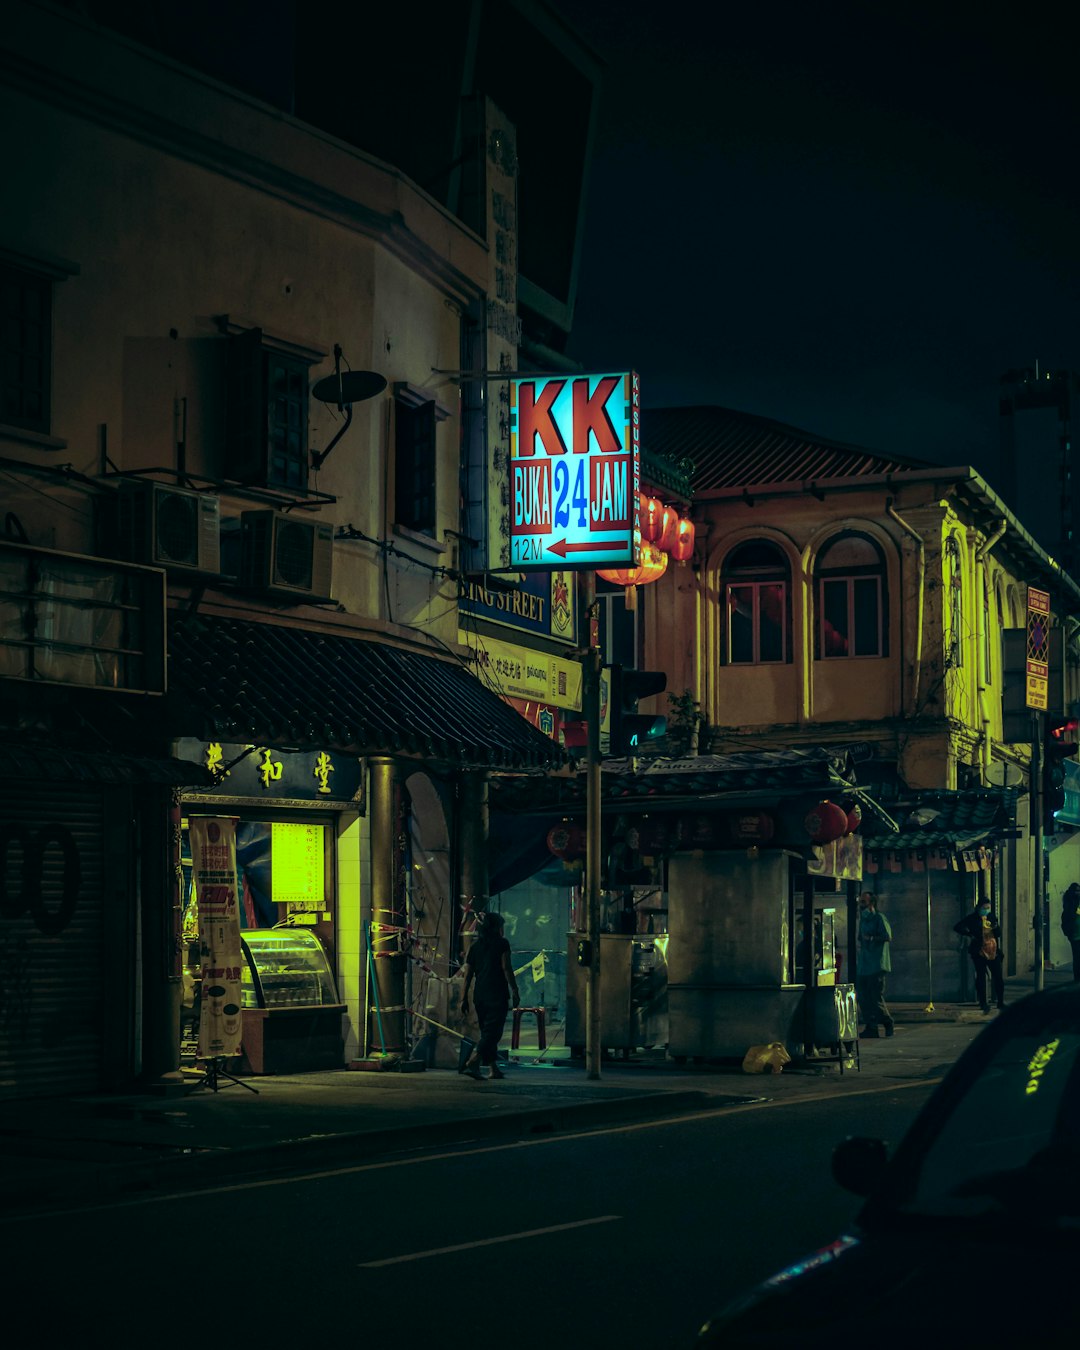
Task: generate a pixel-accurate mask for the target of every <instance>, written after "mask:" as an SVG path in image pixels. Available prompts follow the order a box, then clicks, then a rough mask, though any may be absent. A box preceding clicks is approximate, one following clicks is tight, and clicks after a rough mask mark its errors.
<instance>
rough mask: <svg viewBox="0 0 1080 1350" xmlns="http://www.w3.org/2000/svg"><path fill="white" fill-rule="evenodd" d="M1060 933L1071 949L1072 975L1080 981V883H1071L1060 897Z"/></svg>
mask: <svg viewBox="0 0 1080 1350" xmlns="http://www.w3.org/2000/svg"><path fill="white" fill-rule="evenodd" d="M1061 931H1062V932H1063V933H1064V934H1065V936H1066V937H1067V938H1068V939H1069V946H1070V947H1071V948H1072V968H1073V971H1072V974H1073V979H1074V980H1080V882H1075V881H1074V882H1073V884H1072V885H1071V886H1069V887H1068V888H1067V889H1066V891H1065V894H1064V895H1063V896H1062V897H1061Z"/></svg>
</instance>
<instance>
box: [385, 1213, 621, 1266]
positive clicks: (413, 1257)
mask: <svg viewBox="0 0 1080 1350" xmlns="http://www.w3.org/2000/svg"><path fill="white" fill-rule="evenodd" d="M621 1218H622V1215H621V1214H604V1215H602V1216H601V1217H600V1218H598V1219H579V1220H578V1221H577V1222H576V1223H553V1224H552V1225H551V1226H550V1227H549V1228H528V1229H526V1230H525V1231H524V1232H523V1233H504V1234H503V1235H502V1236H501V1237H490V1238H477V1240H476V1241H475V1242H455V1243H454V1245H453V1246H452V1247H432V1248H431V1249H430V1250H429V1251H426V1252H409V1253H408V1255H406V1256H385V1257H383V1259H382V1260H381V1261H361V1262H360V1263H359V1265H360V1268H361V1270H373V1269H374V1268H375V1267H376V1266H396V1265H400V1264H401V1262H402V1261H423V1260H425V1259H426V1258H427V1257H429V1256H446V1255H447V1254H448V1253H450V1252H467V1251H471V1250H472V1249H473V1248H474V1247H496V1246H498V1244H499V1243H500V1242H520V1241H521V1239H522V1238H532V1237H544V1236H546V1235H547V1234H548V1233H565V1232H566V1231H567V1230H568V1229H570V1228H588V1227H589V1225H590V1224H594V1223H614V1221H615V1220H616V1219H621Z"/></svg>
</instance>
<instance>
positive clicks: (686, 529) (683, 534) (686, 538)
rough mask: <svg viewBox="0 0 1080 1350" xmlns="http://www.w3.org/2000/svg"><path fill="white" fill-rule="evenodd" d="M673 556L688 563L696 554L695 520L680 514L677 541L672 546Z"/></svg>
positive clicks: (676, 533)
mask: <svg viewBox="0 0 1080 1350" xmlns="http://www.w3.org/2000/svg"><path fill="white" fill-rule="evenodd" d="M671 556H672V557H673V558H674V559H675V561H676V562H677V563H686V562H689V561H690V559H691V558H692V557H693V556H694V522H693V521H692V520H688V519H687V518H686V516H680V517H679V522H678V524H677V525H676V527H675V542H674V544H672V546H671Z"/></svg>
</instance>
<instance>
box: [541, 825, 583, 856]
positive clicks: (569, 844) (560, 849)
mask: <svg viewBox="0 0 1080 1350" xmlns="http://www.w3.org/2000/svg"><path fill="white" fill-rule="evenodd" d="M547 846H548V851H549V852H550V853H553V854H554V855H555V857H556V858H584V856H585V831H584V830H583V829H582V828H581V826H580V825H555V826H553V827H552V828H551V829H550V830H548V833H547Z"/></svg>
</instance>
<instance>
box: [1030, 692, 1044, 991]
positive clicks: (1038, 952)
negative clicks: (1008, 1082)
mask: <svg viewBox="0 0 1080 1350" xmlns="http://www.w3.org/2000/svg"><path fill="white" fill-rule="evenodd" d="M1042 737H1043V727H1042V714H1041V713H1037V712H1035V713H1032V714H1031V792H1030V794H1029V799H1030V801H1031V829H1030V834H1031V838H1032V841H1033V843H1034V849H1035V876H1034V878H1033V879H1034V883H1035V884H1034V887H1033V889H1032V899H1033V903H1034V906H1035V914H1034V916H1033V918H1032V921H1031V926H1032V929H1033V930H1034V936H1033V944H1034V948H1035V952H1034V971H1035V981H1034V987H1035V989H1036V991H1038V990H1040V989H1041V988H1042V987H1043V982H1044V981H1043V974H1044V972H1043V907H1044V905H1045V903H1046V878H1045V876H1044V873H1043V790H1042Z"/></svg>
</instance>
